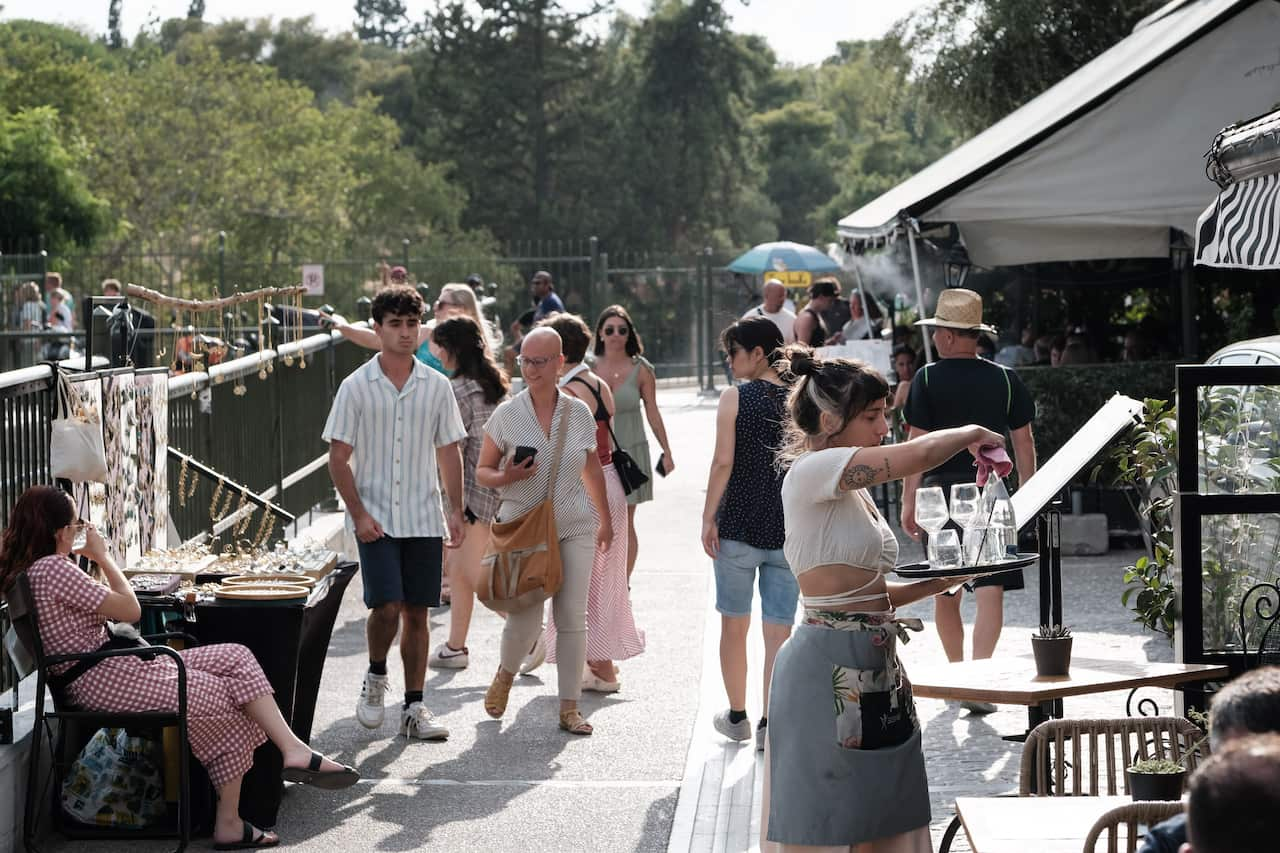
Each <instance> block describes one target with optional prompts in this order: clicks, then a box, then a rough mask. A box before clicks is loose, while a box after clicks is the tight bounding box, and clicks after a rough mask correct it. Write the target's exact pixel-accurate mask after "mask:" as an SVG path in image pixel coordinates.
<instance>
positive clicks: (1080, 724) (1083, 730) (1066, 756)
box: [938, 717, 1208, 853]
mask: <svg viewBox="0 0 1280 853" xmlns="http://www.w3.org/2000/svg"><path fill="white" fill-rule="evenodd" d="M1202 734H1203V732H1201V731H1200V729H1199V728H1197V727H1196V725H1195V724H1194V723H1192V722H1191V721H1190V720H1186V719H1183V718H1182V717H1125V718H1123V719H1115V720H1048V721H1046V722H1043V723H1041V724H1040V725H1038V726H1036V727H1035V729H1033V730H1032V731H1031V733H1030V734H1028V735H1027V740H1026V743H1024V744H1023V746H1022V765H1021V771H1020V773H1019V780H1018V792H1017V794H1018V796H1020V797H1031V796H1054V797H1071V796H1116V795H1119V794H1127V793H1129V780H1128V778H1127V777H1126V775H1125V772H1124V771H1125V768H1126V767H1128V766H1129V765H1130V764H1131V763H1132V762H1133V761H1134V760H1136V759H1139V758H1169V759H1172V760H1175V761H1176V760H1178V759H1179V758H1183V757H1184V756H1185V762H1186V766H1187V769H1188V770H1194V769H1195V767H1196V764H1197V763H1198V761H1199V760H1200V759H1201V758H1202V757H1203V755H1202V753H1201V751H1193V750H1191V749H1190V748H1191V746H1192V744H1194V743H1195V742H1196V741H1198V740H1200V738H1201V736H1202ZM1206 745H1207V742H1206ZM1201 750H1202V751H1203V754H1207V752H1208V750H1207V748H1206V746H1202V747H1201ZM959 832H960V818H959V817H958V816H957V817H954V818H952V820H951V823H950V825H949V826H948V827H947V829H946V831H945V833H944V834H943V836H942V843H941V845H940V846H939V848H938V850H939V853H949V851H950V850H951V844H952V843H953V842H954V841H955V838H956V836H957V835H958V834H959Z"/></svg>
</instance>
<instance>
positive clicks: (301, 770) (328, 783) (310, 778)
mask: <svg viewBox="0 0 1280 853" xmlns="http://www.w3.org/2000/svg"><path fill="white" fill-rule="evenodd" d="M323 761H324V756H323V755H321V754H320V753H318V752H313V753H311V763H310V764H308V765H307V766H306V767H286V768H284V770H283V771H281V773H280V776H281V777H282V778H283V779H284V781H286V782H299V783H301V784H303V785H315V786H316V787H317V788H324V789H325V790H326V791H338V790H341V789H342V788H350V787H351V786H352V785H354V784H355V783H356V782H359V781H360V774H359V773H358V772H356V769H355V768H354V767H348V766H346V765H345V764H343V765H340V766H341V767H342V769H341V770H321V769H320V764H321V763H322V762H323ZM334 763H335V764H336V763H337V762H334Z"/></svg>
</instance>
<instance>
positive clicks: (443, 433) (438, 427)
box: [432, 377, 467, 447]
mask: <svg viewBox="0 0 1280 853" xmlns="http://www.w3.org/2000/svg"><path fill="white" fill-rule="evenodd" d="M433 379H434V377H433ZM432 386H433V387H432V391H433V394H434V396H435V399H436V405H434V406H433V407H432V409H433V411H434V413H435V417H434V418H433V424H432V428H433V430H432V432H433V440H434V442H435V446H436V447H444V446H445V445H446V444H453V443H454V442H456V441H462V439H464V438H466V437H467V427H466V424H464V423H463V422H462V412H461V411H460V410H459V409H458V398H457V397H455V396H454V395H453V386H451V385H450V384H449V380H447V379H444V377H441V381H439V382H433V383H432Z"/></svg>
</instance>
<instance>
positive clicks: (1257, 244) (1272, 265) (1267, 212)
mask: <svg viewBox="0 0 1280 853" xmlns="http://www.w3.org/2000/svg"><path fill="white" fill-rule="evenodd" d="M1196 263H1197V264H1198V265H1200V266H1205V267H1219V268H1228V269H1255V270H1265V269H1280V174H1270V175H1262V176H1260V177H1257V178H1253V179H1251V180H1248V181H1241V182H1239V183H1235V184H1232V185H1231V186H1229V187H1227V188H1226V189H1224V190H1223V191H1222V192H1221V193H1219V194H1218V197H1217V198H1216V199H1215V200H1214V202H1213V203H1212V204H1210V205H1209V206H1208V207H1207V208H1205V211H1204V213H1202V214H1200V219H1199V220H1198V221H1197V222H1196Z"/></svg>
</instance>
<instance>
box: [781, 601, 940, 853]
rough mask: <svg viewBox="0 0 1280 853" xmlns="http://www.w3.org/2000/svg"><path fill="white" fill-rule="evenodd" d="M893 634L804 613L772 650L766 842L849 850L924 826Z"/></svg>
mask: <svg viewBox="0 0 1280 853" xmlns="http://www.w3.org/2000/svg"><path fill="white" fill-rule="evenodd" d="M824 622H825V624H824ZM836 624H838V625H839V627H838V628H837V627H829V626H830V625H836ZM901 630H902V623H900V622H898V621H897V620H895V619H893V618H892V617H886V616H880V615H870V614H852V613H841V614H829V613H814V612H813V611H809V612H807V613H806V619H805V623H804V624H802V625H801V626H800V627H799V628H797V629H796V632H795V634H793V635H792V637H791V638H790V639H789V640H788V641H787V642H786V644H785V645H784V646H783V647H782V649H781V650H780V651H779V652H778V658H777V660H776V662H775V663H774V668H773V683H772V686H771V687H770V690H769V728H768V733H769V734H768V736H769V756H770V757H769V766H770V776H769V789H770V793H769V840H770V841H774V842H778V843H782V844H807V845H818V846H823V845H831V846H841V845H856V844H860V843H863V842H866V841H872V840H874V839H877V838H885V837H887V836H891V835H898V834H900V833H903V832H908V831H910V830H913V829H918V828H919V827H921V826H927V825H928V824H929V822H930V820H931V818H932V815H931V813H930V810H929V782H928V779H927V778H926V776H925V768H924V753H923V751H922V749H921V746H920V726H919V724H918V722H917V720H916V714H915V705H914V704H913V702H912V698H911V684H910V682H908V681H907V679H906V677H905V675H903V673H902V670H901V666H900V664H899V663H898V658H897V639H898V635H899V633H901Z"/></svg>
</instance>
